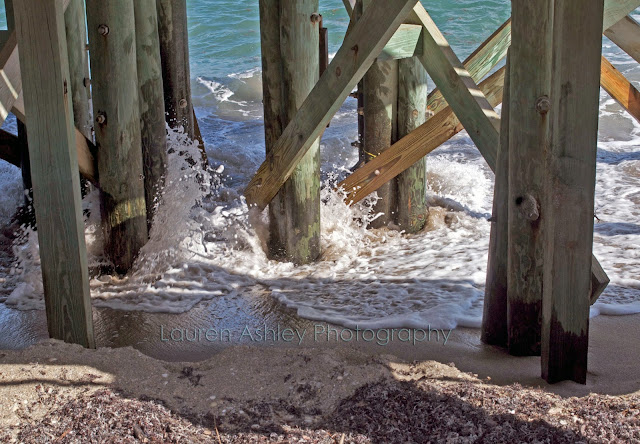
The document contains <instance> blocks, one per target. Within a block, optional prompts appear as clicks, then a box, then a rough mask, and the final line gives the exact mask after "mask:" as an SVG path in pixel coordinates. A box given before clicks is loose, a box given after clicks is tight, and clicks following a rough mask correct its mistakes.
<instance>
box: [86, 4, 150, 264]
mask: <svg viewBox="0 0 640 444" xmlns="http://www.w3.org/2000/svg"><path fill="white" fill-rule="evenodd" d="M87 22H88V32H89V47H90V51H91V74H92V78H93V80H92V84H93V111H94V112H93V114H94V116H95V122H96V123H95V136H96V143H97V146H98V172H99V176H100V189H101V209H102V226H103V231H104V233H105V252H106V254H107V256H108V257H109V259H110V260H111V261H112V262H113V264H114V266H115V268H116V271H118V272H120V273H126V272H127V271H128V270H129V268H131V265H132V264H133V261H134V260H135V258H136V256H137V254H138V251H139V250H140V248H142V246H143V245H144V244H145V243H146V242H147V210H146V202H145V187H144V170H143V166H142V165H143V163H142V147H141V133H140V105H139V100H138V95H139V88H138V73H137V68H136V66H137V65H136V34H135V17H134V7H133V2H131V1H128V0H110V1H108V2H104V1H102V0H88V1H87ZM114 85H118V87H117V88H114V87H113V86H114Z"/></svg>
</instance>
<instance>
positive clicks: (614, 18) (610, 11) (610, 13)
mask: <svg viewBox="0 0 640 444" xmlns="http://www.w3.org/2000/svg"><path fill="white" fill-rule="evenodd" d="M639 6H640V0H604V13H603V17H602V31H603V32H604V31H605V30H607V29H609V28H610V27H612V26H613V25H615V24H616V23H618V22H619V21H620V20H621V19H622V18H624V17H626V16H627V14H631V13H632V12H633V11H635V10H636V8H638V7H639Z"/></svg>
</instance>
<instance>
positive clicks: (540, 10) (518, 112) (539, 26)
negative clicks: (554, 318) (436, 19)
mask: <svg viewBox="0 0 640 444" xmlns="http://www.w3.org/2000/svg"><path fill="white" fill-rule="evenodd" d="M553 5H554V0H529V1H526V2H514V3H513V8H512V12H511V13H512V23H513V25H512V37H511V39H512V44H511V49H510V53H509V54H510V57H511V97H510V100H511V102H510V103H509V125H510V127H509V167H508V170H509V194H508V197H507V202H508V217H509V228H508V232H509V249H508V255H509V261H508V262H509V264H508V272H507V274H508V289H507V294H508V304H507V325H508V330H509V341H508V349H509V353H510V354H512V355H516V356H530V355H533V356H535V355H539V354H540V322H541V317H542V265H543V256H544V240H543V231H544V218H543V217H541V216H540V205H541V204H542V203H541V202H542V200H543V199H544V197H545V196H544V191H543V187H544V183H545V181H546V180H547V178H546V156H547V149H548V138H549V113H548V110H547V111H544V112H542V111H539V110H538V109H537V108H536V107H537V104H538V101H540V100H542V99H544V98H546V101H547V102H546V103H550V102H549V100H550V99H549V97H550V94H551V63H552V55H553V46H552V34H553V29H552V27H553ZM532 36H535V38H532Z"/></svg>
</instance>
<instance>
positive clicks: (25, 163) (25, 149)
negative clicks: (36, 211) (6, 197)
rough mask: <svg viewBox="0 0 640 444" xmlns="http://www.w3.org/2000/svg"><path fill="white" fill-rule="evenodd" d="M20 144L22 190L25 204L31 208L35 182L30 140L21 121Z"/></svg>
mask: <svg viewBox="0 0 640 444" xmlns="http://www.w3.org/2000/svg"><path fill="white" fill-rule="evenodd" d="M17 124H18V144H19V146H20V172H21V173H22V189H23V190H24V204H25V206H27V207H29V206H30V205H31V204H32V201H33V181H32V180H31V166H30V162H31V161H30V160H29V139H28V136H27V125H25V124H24V123H23V122H21V121H19V120H18V122H17Z"/></svg>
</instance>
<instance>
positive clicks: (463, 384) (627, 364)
mask: <svg viewBox="0 0 640 444" xmlns="http://www.w3.org/2000/svg"><path fill="white" fill-rule="evenodd" d="M639 321H640V316H625V317H608V316H600V317H598V318H595V319H593V320H592V325H591V342H590V355H589V368H590V373H589V377H588V378H589V382H588V384H587V385H586V386H583V385H579V384H575V383H571V382H563V383H560V384H556V385H553V386H549V385H547V384H545V383H544V382H543V381H542V380H541V379H540V378H539V372H540V368H539V366H540V363H539V362H540V360H539V358H533V357H532V358H515V357H511V356H508V355H506V354H505V353H504V352H503V351H501V350H499V349H497V348H494V347H486V346H483V345H482V344H481V343H480V341H479V339H478V331H477V330H463V329H460V330H455V331H454V332H453V334H452V336H451V338H450V339H449V342H448V343H447V345H445V346H443V345H442V344H441V343H440V344H435V343H434V344H428V345H427V344H425V345H423V346H421V347H419V348H417V347H415V346H412V345H408V344H402V343H394V344H392V345H391V346H388V347H376V346H372V345H371V344H363V343H359V344H353V343H352V344H342V345H335V344H322V343H317V344H306V345H305V344H303V345H302V346H295V347H288V348H285V347H268V346H262V347H248V346H232V347H229V348H227V349H226V350H224V351H222V352H221V353H219V354H217V355H216V356H214V357H212V358H210V359H208V360H205V361H201V362H194V363H185V362H165V361H159V360H155V359H153V358H150V357H148V356H145V355H143V354H141V353H140V352H138V351H137V350H134V349H133V348H130V347H127V348H119V349H98V350H85V349H82V348H81V347H79V346H74V345H69V344H63V343H60V342H57V341H48V342H44V343H41V344H38V345H36V346H33V347H31V348H29V349H26V350H21V351H4V352H1V353H0V399H1V400H2V402H1V403H0V427H1V429H2V430H1V431H0V441H7V442H11V441H12V440H15V441H19V442H83V443H84V442H105V440H106V441H109V440H112V441H109V442H331V443H333V442H336V443H339V442H419V443H421V442H489V441H495V442H640V366H639V365H638V362H639V357H638V343H639V342H638V341H639V340H640V322H639ZM312 345H313V346H312ZM383 353H386V354H383ZM390 353H393V354H390ZM437 361H440V362H437ZM465 372H473V373H465ZM514 383H516V384H514ZM505 384H507V385H505ZM612 395H613V396H612Z"/></svg>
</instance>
